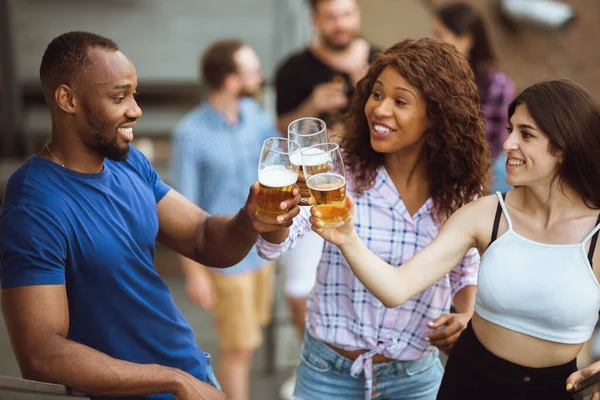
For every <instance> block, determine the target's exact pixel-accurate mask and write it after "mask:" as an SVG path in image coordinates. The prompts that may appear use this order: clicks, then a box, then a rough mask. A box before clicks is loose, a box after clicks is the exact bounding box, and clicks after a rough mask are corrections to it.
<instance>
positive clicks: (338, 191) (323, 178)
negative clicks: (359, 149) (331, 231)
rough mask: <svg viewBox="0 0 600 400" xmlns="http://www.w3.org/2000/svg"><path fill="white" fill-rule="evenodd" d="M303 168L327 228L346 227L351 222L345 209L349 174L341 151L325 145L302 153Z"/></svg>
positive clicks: (309, 188) (330, 144)
mask: <svg viewBox="0 0 600 400" xmlns="http://www.w3.org/2000/svg"><path fill="white" fill-rule="evenodd" d="M302 164H303V166H304V176H305V177H306V185H307V186H308V190H309V191H310V194H311V196H312V197H313V199H314V200H315V206H316V207H317V209H318V210H319V211H320V212H321V220H322V221H323V222H324V223H325V227H326V228H335V227H338V226H342V225H344V224H345V223H346V222H348V221H349V220H350V212H349V211H348V207H347V206H346V174H345V171H344V161H343V160H342V154H341V152H340V147H339V146H338V145H337V144H336V143H322V144H317V145H314V146H311V147H309V148H306V149H302ZM315 165H318V166H319V167H318V168H315V167H314V166H315Z"/></svg>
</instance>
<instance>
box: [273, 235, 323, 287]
mask: <svg viewBox="0 0 600 400" xmlns="http://www.w3.org/2000/svg"><path fill="white" fill-rule="evenodd" d="M323 243H324V240H323V238H322V237H321V236H319V235H317V234H316V233H315V232H313V231H309V232H306V233H305V234H304V236H303V237H302V239H300V241H299V242H298V243H297V244H296V247H294V248H293V249H292V250H291V251H289V252H287V253H286V254H284V255H283V256H281V257H280V259H279V260H280V262H281V263H282V264H283V268H284V270H285V295H286V296H289V297H308V295H309V294H310V291H311V290H312V288H313V286H314V285H315V281H316V280H317V266H318V265H319V262H320V261H321V254H322V253H323Z"/></svg>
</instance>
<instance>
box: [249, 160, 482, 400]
mask: <svg viewBox="0 0 600 400" xmlns="http://www.w3.org/2000/svg"><path fill="white" fill-rule="evenodd" d="M348 184H349V185H348V188H347V190H348V193H349V194H351V195H353V191H352V189H351V187H350V182H348ZM355 202H356V206H355V215H354V224H355V227H356V231H357V233H358V235H359V236H360V238H361V239H362V240H363V241H364V242H365V243H366V245H367V246H368V247H369V249H370V250H371V251H373V252H374V253H375V254H376V255H377V256H378V257H380V258H381V259H382V260H384V261H385V262H387V263H389V264H390V265H393V266H398V265H400V264H402V263H403V262H404V261H406V260H408V259H410V258H411V257H412V256H413V255H415V253H416V252H417V251H419V250H420V249H422V248H423V247H425V245H427V244H428V243H429V242H431V240H432V239H433V238H434V237H435V236H436V234H437V233H438V231H439V226H438V223H437V222H436V220H435V218H434V216H433V214H432V212H431V211H432V205H433V203H432V200H431V199H429V200H427V201H426V202H425V204H424V205H423V206H422V207H421V208H420V209H419V210H418V211H417V212H416V214H414V215H412V216H411V215H410V214H409V212H408V211H407V209H406V206H405V205H404V203H403V201H402V199H401V198H400V195H399V193H398V191H397V190H396V187H395V186H394V184H393V182H392V180H391V178H390V177H389V175H388V174H387V171H386V170H385V168H384V167H381V168H380V169H379V170H378V171H377V177H376V181H375V185H374V186H373V187H372V188H370V189H369V190H367V191H365V193H364V194H363V195H362V196H361V197H358V198H355ZM308 217H309V210H308V209H307V207H303V209H302V213H301V214H300V215H299V216H298V217H296V219H295V220H294V224H293V225H292V227H291V228H290V234H289V236H288V238H287V239H286V240H285V241H284V242H283V243H281V244H279V245H276V244H272V243H269V242H266V241H264V240H262V238H259V240H258V242H257V249H258V251H259V253H260V254H261V256H262V257H264V258H267V259H274V258H277V257H279V256H280V255H281V254H283V253H285V252H286V251H287V250H288V249H290V248H291V247H293V246H294V245H295V244H296V242H297V241H298V239H299V238H300V237H301V236H302V235H303V234H304V232H306V231H308V230H309V229H310V223H309V222H308ZM478 267H479V255H478V253H477V251H476V250H475V249H471V250H470V251H469V253H468V254H467V256H466V257H465V258H464V259H463V260H462V261H461V262H460V263H459V264H458V265H457V266H456V267H455V268H454V269H453V270H452V271H451V272H450V273H449V274H448V275H446V276H444V277H443V278H442V279H440V280H439V281H438V282H436V283H435V284H434V285H432V286H431V287H429V288H427V289H425V290H424V291H423V292H421V293H420V294H418V295H417V296H415V297H414V298H412V299H410V300H409V301H407V302H406V303H404V304H403V305H401V306H399V307H396V308H392V309H388V308H386V307H385V306H384V305H383V304H382V303H381V302H380V301H379V300H377V298H375V297H374V296H373V295H372V294H371V293H370V292H369V291H368V290H367V289H366V288H365V287H364V286H363V285H362V284H361V283H360V281H359V280H358V279H357V278H356V277H355V275H354V274H353V273H352V270H351V269H350V267H349V266H348V264H347V262H346V260H345V259H344V257H343V255H342V253H341V252H340V250H339V249H338V248H337V247H336V246H335V245H333V244H331V243H328V242H326V243H325V247H324V249H323V257H322V258H321V262H320V264H319V268H318V272H317V282H316V285H315V287H314V289H313V291H312V292H311V294H310V297H309V300H308V305H307V307H308V315H307V321H306V322H307V324H306V326H307V329H308V331H309V333H310V334H311V335H312V336H313V337H314V338H316V339H317V340H321V341H323V342H326V343H329V344H332V345H334V346H336V347H339V348H342V349H345V350H357V349H364V350H367V352H366V353H364V354H363V355H362V356H361V357H359V358H358V359H357V360H356V361H355V362H354V364H353V366H352V374H353V375H354V376H359V375H360V373H361V372H362V371H363V370H364V373H365V379H366V386H367V398H369V396H370V389H371V387H372V359H371V357H372V356H373V355H375V354H383V355H384V356H386V357H388V358H390V359H393V360H416V359H418V358H421V357H423V356H424V355H426V354H428V353H431V352H433V351H435V348H434V347H432V346H431V345H430V344H429V342H428V341H427V340H426V336H427V335H428V334H431V333H432V331H431V329H429V328H427V323H428V322H429V321H432V320H434V319H436V318H438V317H439V316H441V315H442V314H444V313H447V312H449V309H450V304H451V299H452V296H453V295H454V294H456V293H457V292H458V291H460V290H461V289H462V288H464V287H465V286H468V285H476V284H477V270H478Z"/></svg>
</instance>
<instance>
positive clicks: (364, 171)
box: [342, 38, 491, 221]
mask: <svg viewBox="0 0 600 400" xmlns="http://www.w3.org/2000/svg"><path fill="white" fill-rule="evenodd" d="M388 66H391V67H393V68H394V69H395V70H396V71H398V73H399V74H400V75H402V77H404V79H406V80H407V81H408V82H409V83H410V84H411V85H412V86H414V87H415V88H417V89H419V90H420V91H421V93H422V94H423V97H424V98H425V99H426V104H427V117H428V118H429V121H430V122H431V127H430V128H429V129H428V131H427V132H426V133H425V135H426V144H425V150H424V154H423V156H424V157H426V158H427V164H428V174H429V177H428V178H429V183H430V187H431V198H432V199H433V203H434V212H435V214H436V216H437V217H438V219H439V220H440V221H444V220H445V219H446V218H447V217H449V216H450V215H451V214H452V213H453V212H454V211H456V210H457V209H458V208H460V207H461V206H463V205H464V204H466V203H468V202H470V201H472V200H473V199H474V198H476V197H478V196H483V195H484V194H486V193H487V191H488V185H489V173H490V162H491V161H490V160H491V157H490V148H489V144H488V143H487V141H486V139H485V132H484V123H483V120H482V118H481V112H480V107H479V94H478V90H477V86H476V85H475V81H474V79H473V72H472V71H471V67H470V66H469V63H468V62H467V61H466V60H465V58H464V57H463V56H461V55H460V54H459V53H458V51H457V50H456V49H455V48H454V46H452V45H449V44H446V43H442V42H439V41H437V40H434V39H429V38H422V39H418V40H405V41H403V42H400V43H398V44H396V45H394V46H392V47H390V48H389V49H387V50H386V51H385V52H383V53H382V54H380V55H379V56H378V57H377V59H376V60H375V61H374V62H373V64H372V65H371V67H370V68H369V71H368V72H367V75H366V76H365V77H364V78H363V79H362V80H360V81H359V82H358V85H357V90H356V93H355V94H354V95H353V96H352V98H351V100H350V104H349V109H348V113H347V114H346V116H345V118H344V128H345V133H344V135H343V138H342V148H343V149H344V160H345V162H346V165H347V166H348V168H349V170H350V171H351V173H352V175H353V178H354V189H355V192H356V194H357V195H358V196H360V195H362V193H363V192H364V191H365V190H367V189H369V188H370V187H372V186H373V184H374V183H375V176H376V172H377V169H378V168H379V167H380V166H382V165H383V161H384V155H383V154H382V153H378V152H376V151H375V150H373V148H372V147H371V144H370V132H369V126H368V123H367V118H366V116H365V111H364V109H365V104H366V102H367V100H368V98H369V96H370V95H371V90H372V88H373V84H374V83H375V81H376V80H377V78H378V77H379V75H380V74H381V72H382V71H383V70H384V69H385V68H386V67H388Z"/></svg>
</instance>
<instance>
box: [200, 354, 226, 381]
mask: <svg viewBox="0 0 600 400" xmlns="http://www.w3.org/2000/svg"><path fill="white" fill-rule="evenodd" d="M204 355H205V356H206V383H208V384H209V385H211V386H214V387H215V388H216V389H219V390H223V389H221V385H219V381H217V377H216V376H215V371H214V370H213V367H212V362H211V357H210V354H208V353H204Z"/></svg>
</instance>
